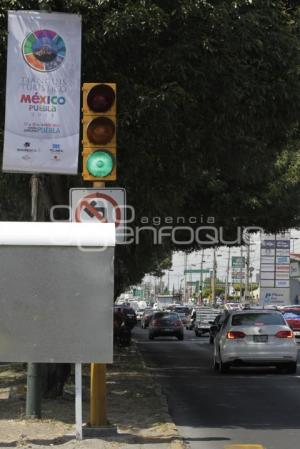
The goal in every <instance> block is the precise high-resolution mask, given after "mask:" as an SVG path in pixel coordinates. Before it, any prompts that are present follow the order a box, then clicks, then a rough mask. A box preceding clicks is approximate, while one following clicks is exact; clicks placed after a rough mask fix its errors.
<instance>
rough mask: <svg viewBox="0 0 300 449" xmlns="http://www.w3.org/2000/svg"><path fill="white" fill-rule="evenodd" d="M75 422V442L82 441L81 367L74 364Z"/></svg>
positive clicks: (78, 364) (79, 364)
mask: <svg viewBox="0 0 300 449" xmlns="http://www.w3.org/2000/svg"><path fill="white" fill-rule="evenodd" d="M75 421H76V440H82V367H81V363H75Z"/></svg>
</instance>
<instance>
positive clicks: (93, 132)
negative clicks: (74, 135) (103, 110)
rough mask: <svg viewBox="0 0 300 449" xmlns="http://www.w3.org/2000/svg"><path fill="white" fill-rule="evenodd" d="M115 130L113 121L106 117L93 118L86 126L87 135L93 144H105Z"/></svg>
mask: <svg viewBox="0 0 300 449" xmlns="http://www.w3.org/2000/svg"><path fill="white" fill-rule="evenodd" d="M115 132H116V127H115V124H114V122H113V121H112V120H111V119H109V118H107V117H97V118H94V119H93V120H92V121H91V122H90V123H89V124H88V127H87V137H88V139H89V141H90V142H91V143H93V144H95V145H107V144H108V143H109V142H110V141H111V140H112V138H113V137H114V135H115Z"/></svg>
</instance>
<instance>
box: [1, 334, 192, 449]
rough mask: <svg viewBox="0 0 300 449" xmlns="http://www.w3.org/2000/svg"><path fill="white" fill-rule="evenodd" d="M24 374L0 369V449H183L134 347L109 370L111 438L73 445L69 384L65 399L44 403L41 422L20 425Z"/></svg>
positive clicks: (17, 368)
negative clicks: (113, 432)
mask: <svg viewBox="0 0 300 449" xmlns="http://www.w3.org/2000/svg"><path fill="white" fill-rule="evenodd" d="M25 385H26V373H25V372H24V370H23V366H22V365H12V366H9V367H0V448H12V447H22V448H31V449H42V448H49V446H55V447H56V448H66V449H73V448H74V449H75V448H76V449H81V448H84V449H89V448H91V449H100V448H101V449H121V448H122V449H123V448H124V449H139V448H144V449H154V448H155V449H182V448H183V446H184V445H183V443H182V441H181V440H180V437H179V435H178V432H177V429H176V427H175V425H174V423H173V422H172V420H171V418H170V416H169V413H168V406H167V402H166V398H165V397H164V395H163V394H162V391H161V388H160V386H159V385H158V384H157V383H156V381H155V380H154V379H153V377H152V376H151V375H150V373H149V372H148V370H147V368H146V367H145V364H144V362H143V360H142V357H141V355H140V354H139V352H138V350H137V347H136V345H135V344H134V343H133V344H132V346H131V347H129V348H122V349H119V348H118V349H117V350H116V351H115V356H114V364H113V365H111V366H108V376H107V387H108V395H107V404H108V407H107V408H108V419H109V422H110V424H112V425H114V426H116V427H117V433H115V435H113V436H107V437H104V436H101V437H96V438H85V439H84V440H83V441H76V440H75V436H74V435H75V426H74V422H75V413H74V385H73V384H72V382H71V383H70V384H68V385H66V387H65V392H64V397H63V398H62V399H59V400H53V399H52V400H51V399H47V400H44V401H43V419H42V420H39V421H34V420H32V421H31V420H25V419H24V413H25ZM88 398H89V369H88V367H86V369H84V375H83V399H84V401H83V419H84V421H85V422H87V421H88V419H89V401H88Z"/></svg>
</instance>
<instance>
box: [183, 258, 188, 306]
mask: <svg viewBox="0 0 300 449" xmlns="http://www.w3.org/2000/svg"><path fill="white" fill-rule="evenodd" d="M187 257H188V256H187V254H186V253H184V302H186V270H187Z"/></svg>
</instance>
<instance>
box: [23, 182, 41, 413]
mask: <svg viewBox="0 0 300 449" xmlns="http://www.w3.org/2000/svg"><path fill="white" fill-rule="evenodd" d="M30 186H31V221H37V218H38V186H39V178H38V175H32V176H31V179H30ZM41 402H42V398H41V364H40V363H28V365H27V392H26V418H32V419H39V418H41Z"/></svg>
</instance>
